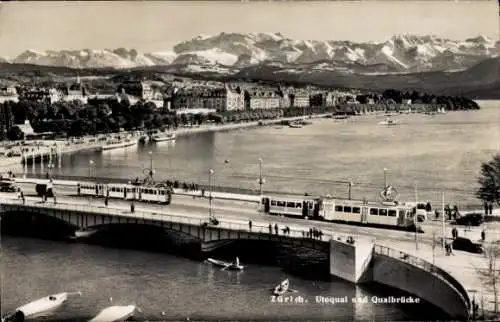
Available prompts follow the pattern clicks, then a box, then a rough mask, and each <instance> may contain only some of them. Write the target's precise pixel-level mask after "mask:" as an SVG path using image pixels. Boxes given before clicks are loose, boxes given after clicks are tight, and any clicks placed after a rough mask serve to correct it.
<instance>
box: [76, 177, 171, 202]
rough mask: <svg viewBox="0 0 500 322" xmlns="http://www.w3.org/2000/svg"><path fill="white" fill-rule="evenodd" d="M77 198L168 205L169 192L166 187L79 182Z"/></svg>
mask: <svg viewBox="0 0 500 322" xmlns="http://www.w3.org/2000/svg"><path fill="white" fill-rule="evenodd" d="M77 189H78V195H79V196H93V197H103V198H104V197H108V198H114V199H122V200H135V201H145V202H159V203H166V204H169V203H170V201H171V194H172V192H171V190H170V189H169V188H166V187H153V186H139V185H132V184H121V183H109V184H103V183H95V182H79V183H78V184H77Z"/></svg>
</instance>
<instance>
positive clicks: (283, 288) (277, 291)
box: [273, 278, 290, 296]
mask: <svg viewBox="0 0 500 322" xmlns="http://www.w3.org/2000/svg"><path fill="white" fill-rule="evenodd" d="M289 286H290V282H289V281H288V278H287V279H286V280H284V281H283V282H281V283H280V284H278V285H277V286H276V287H275V288H274V291H273V294H274V295H276V296H280V295H283V294H285V293H286V292H287V291H288V287H289Z"/></svg>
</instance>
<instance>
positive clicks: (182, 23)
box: [0, 0, 499, 58]
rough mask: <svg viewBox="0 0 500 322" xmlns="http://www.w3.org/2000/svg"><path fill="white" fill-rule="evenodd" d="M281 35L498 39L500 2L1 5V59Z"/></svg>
mask: <svg viewBox="0 0 500 322" xmlns="http://www.w3.org/2000/svg"><path fill="white" fill-rule="evenodd" d="M221 32H280V33H281V34H283V35H284V36H286V37H289V38H292V39H301V40H352V41H385V40H387V39H388V38H390V37H391V36H393V35H395V34H406V33H411V34H416V35H426V34H434V35H437V36H441V37H445V38H450V39H457V40H461V39H465V38H469V37H476V36H478V35H485V36H488V37H490V38H493V39H495V40H498V37H499V15H498V2H497V0H474V1H439V0H435V1H412V0H407V1H396V0H386V1H369V0H365V1H332V2H327V1H323V2H310V1H307V2H290V1H281V2H265V1H264V2H247V3H242V2H239V1H234V2H233V1H231V2H229V1H224V2H219V1H168V2H167V1H161V2H153V1H151V2H142V1H130V2H117V1H116V2H105V1H99V2H47V1H42V2H3V3H0V56H1V57H9V58H14V57H15V56H17V55H19V54H20V53H22V52H23V51H25V50H27V49H31V50H38V51H44V50H62V49H72V50H73V49H82V48H93V49H105V48H120V47H124V48H130V49H131V48H134V49H137V50H139V51H143V52H158V51H168V50H171V48H172V47H173V46H174V45H175V44H177V43H179V42H182V41H185V40H189V39H192V38H194V37H196V36H198V35H200V34H203V35H215V34H219V33H221Z"/></svg>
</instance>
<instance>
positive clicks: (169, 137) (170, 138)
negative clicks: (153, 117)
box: [151, 133, 176, 142]
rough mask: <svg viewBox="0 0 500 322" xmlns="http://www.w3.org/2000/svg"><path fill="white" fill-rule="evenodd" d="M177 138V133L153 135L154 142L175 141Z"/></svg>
mask: <svg viewBox="0 0 500 322" xmlns="http://www.w3.org/2000/svg"><path fill="white" fill-rule="evenodd" d="M175 138H176V136H175V133H158V134H155V135H153V136H152V137H151V141H153V142H163V141H174V140H175Z"/></svg>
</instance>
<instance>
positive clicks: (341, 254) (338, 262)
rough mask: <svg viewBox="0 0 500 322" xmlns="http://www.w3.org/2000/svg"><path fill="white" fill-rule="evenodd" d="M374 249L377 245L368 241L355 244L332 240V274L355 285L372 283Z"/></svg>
mask: <svg viewBox="0 0 500 322" xmlns="http://www.w3.org/2000/svg"><path fill="white" fill-rule="evenodd" d="M374 249H375V244H374V243H373V242H372V241H368V240H362V239H361V240H356V241H355V243H354V244H349V243H346V242H345V241H340V240H335V239H332V240H330V274H331V275H333V276H336V277H340V278H342V279H344V280H347V281H349V282H351V283H355V284H358V283H363V282H369V281H371V280H372V279H373V278H372V269H371V267H372V261H373V253H374Z"/></svg>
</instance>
